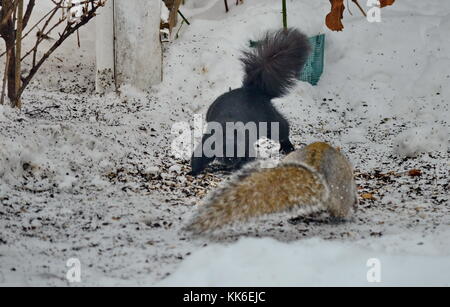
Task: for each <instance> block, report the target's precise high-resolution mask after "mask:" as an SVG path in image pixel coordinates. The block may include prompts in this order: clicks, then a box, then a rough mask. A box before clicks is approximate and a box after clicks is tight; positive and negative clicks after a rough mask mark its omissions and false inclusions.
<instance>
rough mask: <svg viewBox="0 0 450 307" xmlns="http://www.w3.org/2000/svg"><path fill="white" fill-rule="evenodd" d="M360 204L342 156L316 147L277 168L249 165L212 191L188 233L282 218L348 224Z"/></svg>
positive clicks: (323, 145)
mask: <svg viewBox="0 0 450 307" xmlns="http://www.w3.org/2000/svg"><path fill="white" fill-rule="evenodd" d="M357 204H358V199H357V192H356V184H355V180H354V176H353V167H352V165H351V163H350V162H349V161H348V160H347V159H346V158H345V156H344V155H343V154H342V153H341V152H340V150H338V149H336V148H334V147H332V146H330V145H328V144H327V143H323V142H317V143H313V144H310V145H308V146H306V147H304V148H302V149H299V150H296V151H294V152H291V153H290V154H289V155H287V156H286V157H285V158H284V159H283V160H282V161H281V163H279V164H278V165H277V166H275V167H273V168H264V167H261V165H260V161H255V162H252V163H250V164H248V165H246V166H245V167H244V168H243V169H242V170H241V171H239V172H238V173H237V174H236V175H235V176H233V177H232V178H231V180H229V181H228V182H226V183H225V184H223V185H222V187H220V188H218V189H216V190H215V191H213V192H212V193H211V194H210V195H209V196H208V197H206V199H205V200H204V201H203V204H201V205H199V209H198V211H197V213H196V214H195V216H194V217H193V218H192V220H191V221H190V222H189V223H188V225H187V226H186V227H185V230H187V231H191V232H193V233H197V234H201V233H206V232H211V231H214V230H216V229H219V228H221V227H223V226H225V225H227V224H232V223H236V222H245V221H246V220H248V219H251V218H255V217H258V216H262V215H267V214H271V213H277V212H286V211H292V212H294V213H295V214H296V215H306V214H310V213H314V212H319V211H327V212H328V213H329V214H330V216H331V217H333V218H336V219H345V218H347V217H349V216H350V215H351V214H352V212H353V211H354V210H355V209H356V207H357Z"/></svg>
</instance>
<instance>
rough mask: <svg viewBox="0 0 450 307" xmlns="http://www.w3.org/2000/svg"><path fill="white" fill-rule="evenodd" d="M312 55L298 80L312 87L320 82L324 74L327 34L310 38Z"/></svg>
mask: <svg viewBox="0 0 450 307" xmlns="http://www.w3.org/2000/svg"><path fill="white" fill-rule="evenodd" d="M309 42H310V44H311V54H310V55H309V57H308V60H307V61H306V63H305V66H304V67H303V70H302V71H301V72H300V74H299V77H298V79H299V80H301V81H306V82H309V83H311V84H312V85H316V84H317V82H319V79H320V76H322V73H323V58H324V54H325V34H319V35H316V36H313V37H310V38H309Z"/></svg>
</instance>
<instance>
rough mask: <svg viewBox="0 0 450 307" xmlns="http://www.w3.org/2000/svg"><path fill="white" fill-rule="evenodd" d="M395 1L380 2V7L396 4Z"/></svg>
mask: <svg viewBox="0 0 450 307" xmlns="http://www.w3.org/2000/svg"><path fill="white" fill-rule="evenodd" d="M394 2H395V0H380V7H385V6H388V5H392V4H394Z"/></svg>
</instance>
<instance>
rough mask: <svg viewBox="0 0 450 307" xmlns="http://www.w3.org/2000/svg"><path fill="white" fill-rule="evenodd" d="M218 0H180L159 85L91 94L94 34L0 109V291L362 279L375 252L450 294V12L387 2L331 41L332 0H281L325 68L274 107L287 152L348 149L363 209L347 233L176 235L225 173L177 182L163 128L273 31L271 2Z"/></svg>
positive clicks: (267, 229)
mask: <svg viewBox="0 0 450 307" xmlns="http://www.w3.org/2000/svg"><path fill="white" fill-rule="evenodd" d="M229 2H230V8H231V11H230V12H229V13H228V14H225V13H224V9H223V1H219V0H215V1H212V0H187V1H186V7H183V8H182V11H183V13H184V14H185V15H186V16H187V17H188V18H189V20H190V22H191V26H186V25H183V27H182V29H181V30H180V32H179V37H178V39H174V40H173V41H172V42H171V43H167V44H165V46H164V49H165V51H164V82H163V83H162V84H161V85H159V86H157V87H155V88H153V89H151V90H150V91H149V92H148V93H141V92H138V91H136V90H134V89H133V88H130V87H126V88H123V89H122V91H121V92H122V93H121V95H120V96H118V95H115V94H109V95H106V96H98V95H95V94H94V76H95V71H94V67H95V64H94V59H95V54H94V53H93V50H95V37H94V33H95V31H94V25H93V24H92V25H89V26H88V27H87V28H85V29H83V31H81V33H80V34H81V48H80V49H78V48H77V47H76V42H75V41H70V42H67V43H66V44H65V45H64V46H63V47H61V49H60V50H59V51H58V52H57V54H56V55H55V56H54V57H53V58H52V60H51V61H50V62H49V63H47V64H46V65H45V67H43V69H42V70H41V71H40V73H39V74H38V76H37V78H36V80H35V81H34V82H33V84H32V85H31V86H30V87H29V88H28V90H27V91H26V92H25V94H24V97H23V105H24V107H23V109H22V111H21V112H19V111H16V110H12V109H10V108H9V107H6V106H0V204H1V206H0V230H1V231H0V285H68V284H69V283H68V281H67V280H66V272H67V270H68V268H67V267H66V262H67V260H68V259H69V258H78V259H79V260H80V262H81V268H82V283H81V285H180V284H181V285H253V286H257V285H305V284H319V285H335V284H337V283H338V284H339V285H354V284H358V285H371V284H369V283H367V279H366V273H367V272H368V271H369V270H370V267H368V266H367V265H366V264H367V260H368V259H369V258H377V259H379V260H380V265H381V267H380V268H381V281H382V285H383V284H386V285H392V284H396V285H398V284H403V285H412V284H414V285H418V284H425V285H432V284H433V285H436V284H437V285H450V267H449V263H450V243H449V242H450V203H449V192H448V191H449V189H450V181H449V175H450V174H449V166H450V159H449V132H450V131H449V130H450V125H449V118H450V111H449V101H450V87H449V86H448V84H449V82H450V56H449V55H450V36H449V35H448V33H450V2H448V1H441V0H429V1H426V2H425V1H414V0H403V1H396V3H395V4H394V5H393V6H392V7H388V8H384V9H383V10H382V22H381V23H378V24H375V23H368V22H367V21H366V20H365V19H364V18H363V17H361V16H360V14H359V12H358V10H357V9H356V8H355V7H354V6H351V8H352V12H353V16H350V15H349V14H348V12H345V18H344V25H345V29H344V31H343V32H341V33H336V32H330V31H329V30H327V29H326V27H325V26H324V17H325V15H326V14H327V12H328V10H329V1H325V0H323V1H307V0H301V1H300V0H295V1H287V4H288V23H289V25H290V26H295V27H298V28H300V29H302V30H303V31H304V32H306V33H307V34H308V35H315V34H318V33H326V40H327V41H326V65H325V71H324V74H323V76H322V79H321V80H320V82H319V84H318V85H317V86H315V87H313V86H311V85H309V84H306V83H302V82H299V83H298V85H297V86H296V87H295V88H294V89H293V90H292V92H291V94H290V95H288V96H286V97H283V98H282V99H278V101H276V102H275V104H276V106H277V107H278V108H279V109H280V111H282V112H283V113H284V114H286V116H287V117H288V118H289V120H290V122H291V126H292V127H291V130H292V131H291V138H292V140H293V142H294V144H295V146H297V147H301V146H303V145H304V144H308V143H311V142H313V141H316V140H322V141H326V142H329V143H331V144H333V145H335V146H339V147H341V148H342V151H343V152H345V153H346V154H347V156H348V157H349V159H350V160H351V161H352V163H353V164H354V166H355V169H356V179H357V184H358V189H359V190H358V191H359V193H360V206H359V210H358V211H357V212H356V214H355V215H354V217H353V218H352V220H350V221H348V222H346V223H341V224H333V223H329V222H328V221H327V220H326V219H324V218H322V217H321V216H318V217H306V218H296V217H295V216H292V217H290V218H292V219H288V218H285V217H283V218H280V217H279V216H274V217H267V218H264V219H261V220H258V221H254V222H252V223H249V224H247V225H240V226H239V227H228V228H226V229H224V230H222V231H220V232H219V233H215V234H214V235H212V236H209V237H192V236H190V235H189V234H187V233H184V232H182V231H181V230H180V229H181V227H182V226H183V225H184V223H185V222H186V221H187V220H188V219H189V217H190V216H191V214H192V213H193V212H194V211H195V210H196V205H197V204H199V203H200V200H201V199H202V198H203V197H204V196H205V195H206V194H207V193H208V192H209V191H211V190H212V189H214V187H216V186H217V184H218V183H220V182H222V181H223V180H226V178H227V177H228V175H229V173H227V172H226V171H218V172H214V173H208V174H207V175H201V176H199V177H198V178H192V177H190V176H186V173H187V172H188V171H189V164H188V161H186V160H180V159H176V158H175V157H174V156H173V155H172V153H171V142H172V141H173V139H174V138H175V135H174V134H171V127H172V126H173V124H174V123H177V122H189V123H191V124H192V122H193V116H194V114H205V112H206V110H207V107H208V106H209V104H210V103H211V102H212V101H213V100H214V98H215V97H217V96H218V95H220V94H221V93H223V92H224V91H227V90H228V89H229V88H230V87H231V88H235V87H239V86H240V83H241V80H242V75H243V72H242V68H241V66H240V63H239V61H238V58H239V54H240V51H239V50H240V49H242V48H245V47H246V46H247V44H248V40H249V39H252V38H253V39H254V38H257V37H258V35H260V34H261V33H263V31H264V30H266V29H273V28H277V27H280V26H281V15H280V10H281V9H280V3H278V2H279V1H272V0H246V1H244V4H243V5H239V6H237V7H236V6H234V3H233V4H232V5H231V2H232V1H229ZM41 5H45V4H44V1H42V2H41ZM350 5H352V3H350ZM0 48H3V46H1V47H0ZM0 67H3V65H1V66H0ZM411 170H418V171H413V172H410V171H411ZM414 175H415V176H414ZM248 237H251V238H248Z"/></svg>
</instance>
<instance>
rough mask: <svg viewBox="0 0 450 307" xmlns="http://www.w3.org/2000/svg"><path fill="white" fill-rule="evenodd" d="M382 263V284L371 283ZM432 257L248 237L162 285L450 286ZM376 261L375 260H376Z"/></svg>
mask: <svg viewBox="0 0 450 307" xmlns="http://www.w3.org/2000/svg"><path fill="white" fill-rule="evenodd" d="M371 259H377V260H379V264H380V266H379V268H380V271H379V273H380V275H378V276H379V277H380V283H372V282H368V275H369V278H370V277H374V276H377V275H372V273H373V270H374V269H375V267H374V264H373V263H374V262H373V260H371ZM448 259H449V258H448V255H447V257H444V256H435V255H433V254H421V253H417V255H413V254H411V253H408V255H407V256H406V254H401V253H398V254H395V255H394V254H392V251H390V253H389V252H388V251H387V250H386V248H384V249H383V250H381V249H380V248H378V250H369V249H367V248H362V247H360V246H358V244H356V243H342V242H329V241H325V240H322V239H318V238H312V239H308V240H305V241H300V242H295V243H282V242H278V241H276V240H274V239H269V238H264V239H255V238H246V239H241V240H240V241H238V242H237V243H234V244H231V245H228V246H223V245H212V246H209V247H206V248H204V249H202V250H200V251H197V252H196V253H194V254H193V255H191V256H190V257H189V258H188V259H187V260H185V261H184V262H183V263H182V264H181V266H180V267H179V269H178V270H177V271H176V272H175V273H174V274H173V275H172V276H170V277H168V278H167V279H165V280H163V281H162V282H161V283H160V285H163V286H190V287H192V286H314V285H321V286H336V285H339V286H373V285H382V286H393V285H404V286H418V285H441V286H442V285H447V286H448V285H450V262H449V261H448ZM375 261H376V260H375Z"/></svg>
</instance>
